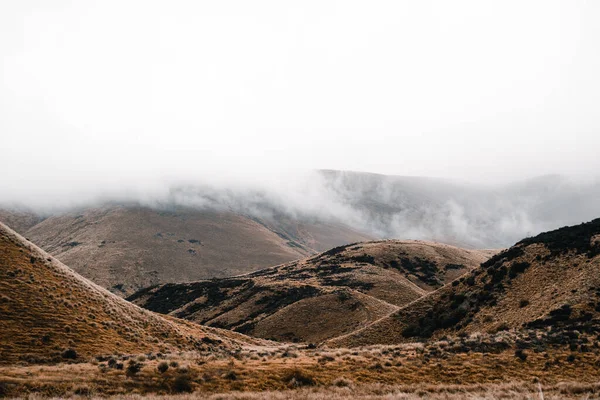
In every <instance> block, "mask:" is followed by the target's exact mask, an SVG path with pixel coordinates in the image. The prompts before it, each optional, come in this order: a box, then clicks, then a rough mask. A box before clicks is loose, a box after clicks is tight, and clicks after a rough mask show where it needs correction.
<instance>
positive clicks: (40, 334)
mask: <svg viewBox="0 0 600 400" xmlns="http://www.w3.org/2000/svg"><path fill="white" fill-rule="evenodd" d="M0 316H1V318H0V363H2V364H6V363H9V362H19V361H24V362H32V363H44V362H56V361H60V360H63V359H75V360H77V359H78V358H79V357H86V356H90V355H96V354H102V353H114V352H116V351H128V352H142V351H158V350H162V351H166V350H171V351H173V350H174V349H187V350H190V349H198V350H201V351H221V350H223V349H227V348H229V347H231V346H234V347H235V346H239V344H240V341H247V340H250V339H249V338H246V337H243V336H241V335H239V334H235V333H233V332H230V331H217V330H215V329H211V328H204V327H200V326H198V325H196V324H192V323H189V322H185V321H176V320H175V319H173V318H170V317H163V316H160V315H157V314H154V313H152V312H149V311H147V310H143V309H140V308H139V307H137V306H135V305H133V304H131V303H128V302H126V301H124V300H123V299H121V298H119V297H117V296H115V295H113V294H112V293H110V292H108V291H107V290H105V289H103V288H101V287H99V286H97V285H95V284H93V283H92V282H90V281H88V280H86V279H85V278H83V277H81V276H79V275H77V274H76V273H74V272H73V271H71V270H70V269H69V268H67V267H66V266H64V265H63V264H62V263H60V262H59V261H57V260H56V259H54V258H52V257H50V256H49V255H48V254H47V253H45V252H44V251H42V250H41V249H39V248H38V247H36V246H35V245H33V244H31V243H29V242H27V241H26V240H25V239H24V238H23V237H21V236H19V235H18V234H16V233H14V232H13V231H11V230H10V229H9V228H7V227H6V226H4V225H2V224H0Z"/></svg>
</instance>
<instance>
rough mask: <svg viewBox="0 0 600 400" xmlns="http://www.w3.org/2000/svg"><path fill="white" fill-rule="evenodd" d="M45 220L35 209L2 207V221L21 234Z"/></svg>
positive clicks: (0, 216) (0, 219)
mask: <svg viewBox="0 0 600 400" xmlns="http://www.w3.org/2000/svg"><path fill="white" fill-rule="evenodd" d="M43 220H44V217H43V216H41V215H39V214H38V213H36V212H33V211H29V210H21V209H14V208H6V209H0V222H3V223H5V224H6V225H8V226H10V227H11V228H12V229H14V230H15V231H17V232H19V233H21V234H24V233H25V232H27V230H28V229H30V228H31V227H33V226H35V225H37V224H39V223H40V222H42V221H43Z"/></svg>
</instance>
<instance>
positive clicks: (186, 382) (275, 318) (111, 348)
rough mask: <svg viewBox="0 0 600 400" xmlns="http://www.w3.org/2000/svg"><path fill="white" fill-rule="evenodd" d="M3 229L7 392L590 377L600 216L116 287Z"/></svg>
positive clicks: (481, 390) (284, 392) (531, 388)
mask: <svg viewBox="0 0 600 400" xmlns="http://www.w3.org/2000/svg"><path fill="white" fill-rule="evenodd" d="M0 239H1V241H0V266H1V268H2V269H1V271H0V273H1V275H0V276H1V279H0V289H1V291H0V293H1V296H0V315H2V318H1V319H0V394H1V395H2V396H5V397H6V396H8V397H21V396H29V395H37V396H49V397H53V396H60V397H65V396H66V397H69V396H79V395H85V396H102V397H104V396H117V397H119V396H130V395H134V394H139V395H144V396H150V395H152V396H158V395H161V396H163V395H164V396H168V395H174V396H176V395H177V394H178V393H194V394H195V395H198V396H225V397H219V398H257V397H256V396H259V397H261V398H262V396H266V397H269V396H271V397H272V398H288V397H289V398H296V397H300V398H315V399H316V398H320V397H319V396H328V397H333V398H348V397H364V398H384V397H386V396H388V397H389V396H399V395H402V396H404V397H403V398H421V397H427V398H462V397H465V396H471V397H472V398H478V396H481V397H482V398H483V397H486V396H487V397H486V398H490V397H491V398H502V397H516V398H519V397H522V398H530V397H531V396H532V395H536V396H538V395H539V394H540V393H545V395H546V398H569V397H572V398H577V396H579V395H580V394H581V393H588V394H595V393H597V391H598V390H599V387H598V386H597V383H596V382H597V376H598V370H599V369H600V274H599V267H600V219H597V220H593V221H591V222H588V223H585V224H581V225H577V226H572V227H565V228H561V229H558V230H555V231H550V232H546V233H543V234H540V235H538V236H535V237H530V238H526V239H524V240H522V241H520V242H518V243H516V244H515V245H514V246H512V247H510V248H508V249H506V250H503V251H492V250H485V251H482V250H467V249H461V248H458V247H454V246H450V245H444V244H439V243H433V242H425V241H399V240H383V241H367V242H359V243H355V244H349V245H343V246H338V247H334V248H332V249H330V250H327V251H325V252H322V253H319V254H317V255H313V256H309V257H306V258H303V259H300V260H298V261H292V262H287V263H283V264H280V265H277V266H274V267H270V268H265V269H261V270H258V271H255V272H250V273H247V274H245V275H237V276H233V277H228V278H213V279H208V280H199V281H195V282H188V283H180V284H177V283H167V284H159V285H154V286H150V287H148V288H144V289H141V290H139V291H137V292H135V293H134V294H132V295H131V296H129V297H128V298H127V299H123V298H121V297H119V296H117V295H116V294H114V293H111V292H110V291H108V290H107V289H106V288H103V287H101V286H99V285H97V284H96V283H93V282H92V281H90V280H88V279H86V278H84V277H82V276H81V275H79V274H77V273H76V272H74V271H73V270H71V269H70V268H69V267H67V266H66V265H65V264H63V263H62V262H61V261H59V259H57V258H56V257H54V256H51V255H50V254H48V253H47V252H45V251H44V250H42V249H41V248H40V247H38V246H36V245H35V244H34V243H32V242H31V241H30V240H28V239H26V238H25V237H23V236H21V235H19V234H18V233H16V232H15V231H13V230H12V229H11V228H9V227H8V226H6V225H0ZM540 391H542V392H540ZM281 396H283V397H281ZM286 396H287V397H286ZM215 398H217V397H215Z"/></svg>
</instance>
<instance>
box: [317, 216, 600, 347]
mask: <svg viewBox="0 0 600 400" xmlns="http://www.w3.org/2000/svg"><path fill="white" fill-rule="evenodd" d="M510 329H518V330H520V329H538V330H543V331H544V333H543V334H542V335H543V336H544V337H545V338H546V339H548V340H550V341H552V340H565V339H564V338H563V336H564V332H570V331H576V332H577V333H575V334H574V335H575V337H577V336H579V334H581V333H589V334H592V335H597V334H598V333H600V219H595V220H593V221H591V222H588V223H584V224H581V225H576V226H571V227H565V228H561V229H558V230H555V231H551V232H546V233H542V234H540V235H537V236H535V237H531V238H527V239H524V240H521V241H520V242H518V243H517V244H516V245H514V246H513V247H511V248H510V249H508V250H506V251H503V252H501V253H499V254H497V255H495V256H494V257H492V258H491V259H489V260H488V261H486V262H485V263H483V264H482V265H481V266H480V267H478V268H476V269H474V270H473V271H471V272H469V273H468V274H465V275H464V276H462V277H461V278H460V279H458V280H456V281H454V282H452V284H451V285H446V286H444V287H442V288H441V289H439V290H437V291H434V292H432V293H430V294H428V295H426V296H423V297H422V298H420V299H418V300H416V301H414V302H412V303H410V304H408V305H406V306H405V307H403V308H401V309H399V310H397V311H395V312H393V313H391V314H390V315H389V316H387V317H385V318H382V319H380V320H378V321H376V322H375V323H373V324H371V325H369V326H367V327H365V328H362V329H360V330H357V331H355V332H353V333H351V334H349V335H345V336H342V337H339V338H335V339H333V340H331V341H329V342H328V343H329V344H330V345H336V346H359V345H369V344H391V343H401V342H409V341H415V340H426V339H436V338H438V339H439V338H440V337H442V336H444V335H448V334H450V335H456V334H461V333H467V334H470V333H475V332H488V333H494V332H499V331H503V330H510Z"/></svg>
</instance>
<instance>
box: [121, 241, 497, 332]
mask: <svg viewBox="0 0 600 400" xmlns="http://www.w3.org/2000/svg"><path fill="white" fill-rule="evenodd" d="M490 255H491V253H489V252H485V251H475V250H464V249H459V248H456V247H452V246H448V245H441V244H434V243H427V242H421V241H394V240H389V241H378V242H367V243H360V244H353V245H346V246H341V247H337V248H334V249H331V250H329V251H326V252H324V253H321V254H319V255H317V256H314V257H311V258H307V259H304V260H301V261H295V262H291V263H288V264H283V265H279V266H276V267H272V268H267V269H264V270H260V271H257V272H254V273H251V274H247V275H241V276H237V277H233V278H226V279H213V280H210V281H200V282H194V283H189V284H165V285H160V286H156V287H151V288H148V289H144V290H141V291H139V292H138V293H136V294H134V295H133V296H131V297H129V298H128V299H129V300H131V301H133V302H134V303H136V304H138V305H140V306H142V307H145V308H148V309H150V310H153V311H156V312H160V313H165V314H170V315H173V316H177V317H180V318H185V319H189V320H192V321H195V322H199V323H202V324H206V325H209V326H216V327H220V328H227V329H233V330H236V331H239V332H242V333H245V334H249V335H252V336H258V337H262V338H269V339H275V340H281V341H303V342H320V341H322V340H325V339H328V338H332V337H335V336H338V335H341V334H345V333H349V332H352V331H353V330H355V329H358V328H361V327H363V326H366V325H367V324H369V323H371V322H373V321H376V320H378V319H379V318H382V317H383V316H385V315H387V314H388V313H391V312H392V311H394V310H396V309H398V307H400V306H403V305H405V304H408V303H410V302H412V301H414V300H416V299H418V298H420V297H421V296H423V295H424V294H426V293H427V292H429V291H431V290H433V289H435V288H437V287H440V286H442V285H443V284H444V283H446V282H449V281H451V280H452V279H454V278H456V277H458V276H460V275H461V274H463V273H465V272H467V271H469V270H471V269H472V268H475V267H476V266H477V265H479V264H480V263H481V262H483V261H485V260H486V259H487V258H489V256H490Z"/></svg>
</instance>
